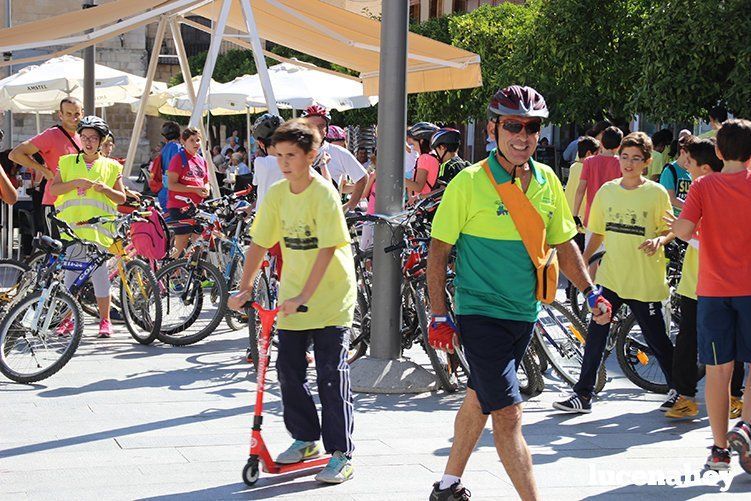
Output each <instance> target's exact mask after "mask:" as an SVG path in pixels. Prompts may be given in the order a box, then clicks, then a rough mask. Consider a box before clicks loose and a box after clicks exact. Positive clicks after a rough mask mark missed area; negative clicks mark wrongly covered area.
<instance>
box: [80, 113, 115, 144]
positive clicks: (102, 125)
mask: <svg viewBox="0 0 751 501" xmlns="http://www.w3.org/2000/svg"><path fill="white" fill-rule="evenodd" d="M84 129H94V130H95V131H97V132H98V133H99V137H100V138H101V139H104V138H106V137H107V136H111V135H112V132H111V131H110V127H109V125H107V122H105V121H104V120H102V119H101V118H99V117H98V116H95V115H89V116H87V117H83V118H82V119H81V120H80V121H79V122H78V127H77V128H76V132H78V133H79V134H80V133H81V131H82V130H84Z"/></svg>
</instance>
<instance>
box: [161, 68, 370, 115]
mask: <svg viewBox="0 0 751 501" xmlns="http://www.w3.org/2000/svg"><path fill="white" fill-rule="evenodd" d="M310 66H312V65H310ZM269 78H270V80H271V86H272V87H273V88H274V96H275V98H276V103H277V105H278V106H279V108H287V109H289V108H292V109H297V110H300V109H304V108H306V107H308V106H310V105H311V104H313V103H318V104H321V105H323V106H325V107H327V108H330V109H336V110H339V111H344V110H349V109H353V108H366V107H368V106H372V105H373V104H375V103H377V102H378V98H377V97H368V96H364V95H363V86H362V84H361V83H360V82H359V80H357V79H356V78H354V77H347V76H345V75H341V76H338V75H333V74H331V73H330V72H328V71H320V70H316V69H314V68H310V67H309V65H307V64H306V65H305V66H302V65H296V64H290V63H281V64H277V65H275V66H271V67H270V68H269ZM208 102H209V108H210V109H211V112H212V113H214V110H215V109H220V110H235V112H236V113H245V112H246V109H247V108H254V107H255V108H259V107H266V101H265V98H264V94H263V89H262V88H261V82H260V78H259V77H258V75H257V74H255V75H243V76H241V77H238V78H236V79H235V80H233V81H232V82H228V83H226V84H221V85H219V86H217V88H216V89H211V90H210V92H209V97H208ZM175 107H177V108H179V109H186V108H188V107H189V108H190V109H192V106H191V104H190V101H189V100H185V99H178V100H176V101H175Z"/></svg>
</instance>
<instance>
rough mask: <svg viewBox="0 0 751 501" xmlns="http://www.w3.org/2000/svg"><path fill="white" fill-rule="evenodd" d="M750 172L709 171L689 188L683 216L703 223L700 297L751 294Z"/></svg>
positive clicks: (694, 221) (700, 247)
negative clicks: (724, 172) (750, 255)
mask: <svg viewBox="0 0 751 501" xmlns="http://www.w3.org/2000/svg"><path fill="white" fill-rule="evenodd" d="M749 216H751V171H744V172H737V173H735V174H721V173H718V174H709V175H706V176H702V177H700V178H698V179H696V180H695V181H694V182H693V183H692V184H691V188H689V190H688V198H686V203H685V205H684V206H683V211H681V217H680V218H681V219H687V220H688V221H691V222H692V223H694V224H697V225H698V224H700V223H701V238H700V244H699V284H698V286H697V288H696V295H697V296H708V297H737V296H751V258H749V249H751V217H749Z"/></svg>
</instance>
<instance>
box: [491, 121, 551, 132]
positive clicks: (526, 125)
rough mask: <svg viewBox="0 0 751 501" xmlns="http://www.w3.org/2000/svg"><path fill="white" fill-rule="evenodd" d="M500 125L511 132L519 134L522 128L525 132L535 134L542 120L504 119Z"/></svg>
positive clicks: (538, 130) (540, 126)
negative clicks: (520, 120) (519, 120)
mask: <svg viewBox="0 0 751 501" xmlns="http://www.w3.org/2000/svg"><path fill="white" fill-rule="evenodd" d="M501 127H503V130H506V131H508V132H510V133H512V134H519V133H520V132H521V131H522V129H524V130H526V131H527V134H537V133H538V132H540V129H541V128H542V122H539V121H537V120H535V121H533V122H517V121H516V120H504V121H503V122H501Z"/></svg>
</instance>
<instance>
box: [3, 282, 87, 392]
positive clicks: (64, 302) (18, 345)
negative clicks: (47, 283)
mask: <svg viewBox="0 0 751 501" xmlns="http://www.w3.org/2000/svg"><path fill="white" fill-rule="evenodd" d="M45 292H47V291H35V292H32V293H30V294H28V295H27V296H25V297H24V298H22V299H21V300H19V301H18V302H17V303H16V304H15V305H13V306H12V307H11V309H10V310H9V311H8V314H7V315H6V316H5V318H4V319H3V321H2V322H1V323H0V347H2V349H0V372H2V373H3V374H4V375H5V376H6V377H8V378H9V379H12V380H13V381H16V382H18V383H33V382H36V381H41V380H42V379H46V378H48V377H50V376H51V375H53V374H54V373H56V372H57V371H59V370H60V369H62V368H63V367H64V366H65V364H67V363H68V361H69V360H70V359H71V357H72V356H73V354H74V353H75V351H76V349H77V348H78V344H79V343H80V342H81V336H82V335H83V312H82V311H81V306H80V305H79V304H78V303H77V302H76V300H75V299H74V298H73V296H71V295H70V293H68V292H67V291H65V290H64V289H63V288H62V286H59V285H58V286H56V287H55V289H53V290H52V291H49V296H48V297H47V298H46V300H44V301H43V302H42V297H43V293H45ZM66 320H70V322H71V330H68V329H64V330H61V324H62V323H63V322H65V321H66ZM35 321H36V322H35ZM58 331H60V332H58Z"/></svg>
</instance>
